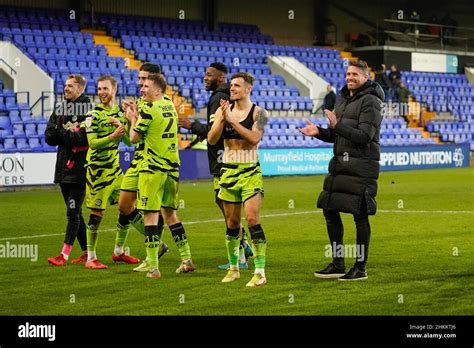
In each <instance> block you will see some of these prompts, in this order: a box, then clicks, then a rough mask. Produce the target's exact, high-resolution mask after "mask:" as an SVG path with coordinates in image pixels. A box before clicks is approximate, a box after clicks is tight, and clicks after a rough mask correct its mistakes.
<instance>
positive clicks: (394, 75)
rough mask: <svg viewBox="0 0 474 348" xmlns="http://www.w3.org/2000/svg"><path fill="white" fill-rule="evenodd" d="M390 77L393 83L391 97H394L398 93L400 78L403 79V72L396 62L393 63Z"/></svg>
mask: <svg viewBox="0 0 474 348" xmlns="http://www.w3.org/2000/svg"><path fill="white" fill-rule="evenodd" d="M388 78H389V79H390V82H391V84H392V89H391V91H390V93H391V94H390V98H391V99H394V98H395V97H396V96H397V94H398V88H399V86H400V80H401V79H402V73H401V72H400V70H398V67H397V66H396V65H395V64H392V66H391V67H390V74H388Z"/></svg>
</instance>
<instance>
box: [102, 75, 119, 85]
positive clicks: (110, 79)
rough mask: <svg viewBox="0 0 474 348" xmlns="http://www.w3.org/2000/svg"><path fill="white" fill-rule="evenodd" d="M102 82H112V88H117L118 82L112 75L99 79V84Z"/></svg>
mask: <svg viewBox="0 0 474 348" xmlns="http://www.w3.org/2000/svg"><path fill="white" fill-rule="evenodd" d="M101 81H110V83H111V84H112V87H114V88H115V87H117V80H116V79H115V77H113V76H112V75H102V76H100V77H99V78H98V79H97V83H99V82H101Z"/></svg>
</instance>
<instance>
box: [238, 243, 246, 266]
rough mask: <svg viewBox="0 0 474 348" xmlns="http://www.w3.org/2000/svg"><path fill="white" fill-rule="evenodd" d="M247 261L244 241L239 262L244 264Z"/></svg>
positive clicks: (241, 245) (240, 249)
mask: <svg viewBox="0 0 474 348" xmlns="http://www.w3.org/2000/svg"><path fill="white" fill-rule="evenodd" d="M245 261H246V260H245V248H244V245H243V243H242V241H240V246H239V262H240V263H244V262H245Z"/></svg>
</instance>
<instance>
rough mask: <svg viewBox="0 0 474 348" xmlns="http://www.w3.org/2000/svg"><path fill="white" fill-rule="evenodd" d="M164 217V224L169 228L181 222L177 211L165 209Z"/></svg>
mask: <svg viewBox="0 0 474 348" xmlns="http://www.w3.org/2000/svg"><path fill="white" fill-rule="evenodd" d="M162 215H163V220H164V222H165V223H166V224H167V225H168V226H172V225H176V224H178V223H179V222H180V221H179V219H178V215H177V214H176V210H172V209H163V211H162Z"/></svg>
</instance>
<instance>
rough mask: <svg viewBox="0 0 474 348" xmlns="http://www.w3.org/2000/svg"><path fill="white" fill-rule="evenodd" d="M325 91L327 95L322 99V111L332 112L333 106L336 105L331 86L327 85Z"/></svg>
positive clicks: (334, 94)
mask: <svg viewBox="0 0 474 348" xmlns="http://www.w3.org/2000/svg"><path fill="white" fill-rule="evenodd" d="M326 90H327V91H328V93H327V94H326V95H325V97H324V103H323V104H324V105H323V109H324V110H325V109H328V110H331V111H333V110H334V105H335V104H336V93H334V90H333V89H332V85H331V84H329V85H327V86H326Z"/></svg>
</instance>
